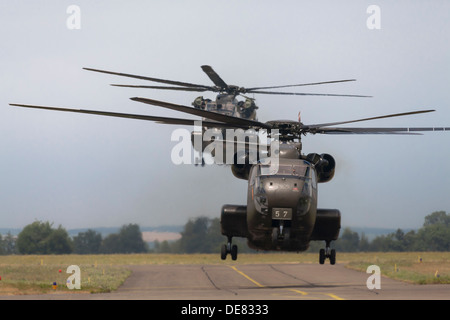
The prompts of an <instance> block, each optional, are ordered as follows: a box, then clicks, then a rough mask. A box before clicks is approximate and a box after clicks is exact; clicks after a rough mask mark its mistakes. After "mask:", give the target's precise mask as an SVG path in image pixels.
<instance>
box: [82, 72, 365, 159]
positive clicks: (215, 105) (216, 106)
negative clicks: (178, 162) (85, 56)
mask: <svg viewBox="0 0 450 320" xmlns="http://www.w3.org/2000/svg"><path fill="white" fill-rule="evenodd" d="M201 68H202V70H203V72H205V73H206V75H207V76H208V77H209V79H210V80H211V81H212V82H213V83H214V86H208V85H202V84H194V83H189V82H181V81H174V80H166V79H160V78H154V77H147V76H140V75H134V74H128V73H120V72H113V71H108V70H100V69H93V68H83V69H84V70H88V71H93V72H100V73H105V74H111V75H116V76H122V77H129V78H134V79H140V80H147V81H153V82H158V83H164V84H168V85H172V86H153V85H152V86H149V85H124V84H111V85H112V86H116V87H127V88H146V89H162V90H176V91H196V92H205V91H210V92H216V93H218V94H217V96H216V99H215V101H212V100H211V99H205V98H204V97H203V96H200V97H197V98H196V99H195V100H194V101H193V102H192V106H193V107H194V108H195V109H198V110H206V111H210V112H215V113H219V114H223V115H227V116H233V117H236V118H243V119H247V120H257V114H256V110H257V109H258V106H257V105H256V103H255V99H254V98H250V97H248V96H246V94H271V95H298V96H329V97H360V98H368V97H371V96H366V95H350V94H328V93H326V94H324V93H300V92H281V91H267V90H268V89H280V88H291V87H300V86H314V85H324V84H332V83H340V82H350V81H356V80H355V79H346V80H333V81H322V82H311V83H302V84H292V85H281V86H266V87H251V88H245V87H239V86H236V85H228V84H227V83H226V82H225V81H224V80H223V79H222V78H221V77H220V76H219V74H217V72H216V71H214V69H213V68H212V67H211V66H208V65H203V66H201ZM237 96H243V97H244V98H245V101H238V100H237V98H236V97H237ZM203 121H204V123H203V124H204V126H203V127H202V129H201V131H195V130H194V131H193V132H192V133H191V141H192V146H193V147H194V150H196V151H197V152H198V153H200V154H204V152H203V151H204V150H205V149H206V148H207V147H208V145H209V144H210V142H211V141H203V139H202V137H203V136H204V133H205V131H206V130H208V129H211V123H210V121H208V119H207V118H203ZM206 124H209V125H208V126H207V125H206ZM212 128H215V133H214V134H215V135H224V128H220V127H217V125H216V126H212ZM199 139H200V140H202V143H201V144H198V143H197V144H196V143H195V141H199ZM224 151H225V150H224ZM212 156H213V157H214V156H215V155H214V153H213V154H212ZM195 164H196V165H199V164H201V165H202V166H204V165H205V161H204V158H203V156H201V157H200V159H196V163H195Z"/></svg>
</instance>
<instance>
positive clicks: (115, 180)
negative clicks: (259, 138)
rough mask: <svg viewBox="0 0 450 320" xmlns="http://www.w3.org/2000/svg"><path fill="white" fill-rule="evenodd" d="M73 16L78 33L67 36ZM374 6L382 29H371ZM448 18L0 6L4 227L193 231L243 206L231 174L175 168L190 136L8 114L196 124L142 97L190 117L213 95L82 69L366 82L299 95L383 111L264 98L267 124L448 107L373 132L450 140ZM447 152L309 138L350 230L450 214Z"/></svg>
mask: <svg viewBox="0 0 450 320" xmlns="http://www.w3.org/2000/svg"><path fill="white" fill-rule="evenodd" d="M72 4H75V5H78V6H79V8H80V10H81V16H80V18H81V19H80V21H81V25H80V26H81V29H79V30H70V29H68V28H67V26H66V21H67V19H68V18H69V17H70V14H68V13H66V10H67V8H68V7H69V5H72ZM372 4H376V5H378V6H379V8H380V9H381V14H380V21H381V29H373V30H372V29H369V28H368V27H367V19H368V18H369V17H370V16H371V14H369V13H367V12H366V10H367V8H368V7H369V5H372ZM448 12H450V2H448V1H439V0H434V1H432V2H431V1H395V2H393V1H339V2H336V1H314V2H313V3H312V2H311V1H111V0H108V1H61V0H58V1H56V0H53V1H42V0H39V1H2V2H1V4H0V39H1V45H0V46H1V50H0V70H1V73H0V81H1V86H0V105H1V107H0V148H1V158H0V177H1V183H0V226H1V227H5V228H21V227H24V226H25V225H27V224H29V223H31V222H33V221H35V220H43V221H45V220H49V221H51V222H54V223H55V225H59V224H61V225H62V226H63V227H65V228H78V227H100V226H120V225H122V224H125V223H138V224H140V225H141V226H156V225H163V224H184V223H185V222H186V221H187V219H189V218H191V217H196V216H199V215H206V216H209V217H219V216H220V209H221V206H222V205H223V204H225V203H232V204H245V202H246V181H243V180H238V179H236V178H234V177H233V175H232V174H231V172H230V169H229V168H227V167H217V166H215V167H212V166H211V167H205V168H200V167H194V166H189V165H180V166H176V165H174V164H172V162H171V160H170V152H171V149H172V148H173V146H174V145H175V143H174V142H171V141H170V135H171V133H172V131H173V130H174V129H176V127H173V126H164V125H161V124H156V123H152V122H145V121H138V120H129V119H116V118H108V117H99V116H90V115H83V114H70V113H60V112H52V111H43V110H31V109H22V108H13V107H10V106H8V103H25V104H37V105H49V106H60V107H69V108H84V109H95V110H107V111H116V112H128V113H141V114H152V115H158V116H172V117H180V116H181V117H183V115H180V114H177V113H176V112H174V111H170V110H164V109H159V108H157V107H154V106H149V105H143V104H141V103H138V102H134V101H131V100H129V98H130V97H134V96H141V97H148V98H153V99H157V100H164V101H169V102H173V103H179V104H184V105H190V104H191V102H192V101H193V100H194V99H195V98H196V97H197V96H198V95H200V94H198V93H190V92H170V91H166V92H164V91H156V90H145V89H131V88H115V87H111V86H109V84H110V83H126V84H144V82H140V81H138V80H133V79H127V78H120V77H114V76H111V75H106V74H97V73H92V72H88V71H85V70H82V67H92V68H99V69H106V70H112V71H118V72H125V73H134V74H141V75H147V76H153V77H159V78H166V79H173V80H180V81H186V82H193V83H201V84H207V85H210V84H211V82H210V80H209V79H208V78H207V76H206V75H205V74H204V73H203V72H202V70H201V69H200V66H201V65H204V64H209V65H211V66H212V67H213V68H214V69H215V70H216V71H217V72H218V73H219V74H220V76H221V77H222V78H223V79H224V80H225V81H226V82H227V83H229V84H235V85H239V86H246V87H252V86H269V85H284V84H293V83H302V82H314V81H326V80H336V79H351V78H355V79H357V81H356V82H351V83H342V84H334V85H327V86H320V87H310V88H303V90H300V89H299V90H297V91H299V92H320V93H342V94H365V95H373V96H374V97H373V98H371V99H363V98H336V97H333V98H332V97H298V96H297V97H295V96H269V95H258V96H255V98H257V104H258V105H259V107H260V109H259V110H258V111H259V113H258V117H259V120H261V121H267V120H274V119H297V114H298V112H299V111H300V110H301V112H302V121H303V122H304V123H307V124H308V123H309V124H311V123H322V122H333V121H342V120H352V119H357V118H361V117H369V116H376V115H382V114H390V113H397V112H407V111H413V110H420V109H427V108H434V109H436V110H437V111H436V112H434V113H429V114H425V115H418V116H409V117H403V118H396V119H384V120H377V121H372V122H367V123H360V126H450V105H449V102H450V90H449V83H450V50H449V49H450V35H449V31H450V21H449V19H448ZM145 84H149V83H145ZM203 95H204V96H205V97H208V98H211V99H213V98H214V97H215V96H214V94H213V93H206V94H203ZM187 129H190V128H187ZM449 144H450V132H449V133H426V134H425V135H423V136H388V135H386V136H365V135H364V136H362V135H361V136H319V135H317V136H307V137H305V138H303V146H304V152H305V153H309V152H318V153H324V152H326V153H330V154H332V155H333V156H334V157H335V158H336V160H337V172H336V175H335V177H334V179H333V180H332V181H331V182H329V183H326V184H321V185H320V186H319V207H322V208H338V209H340V210H341V213H342V223H343V225H345V226H371V227H393V228H397V227H399V228H409V227H412V228H417V227H420V226H421V225H422V223H423V219H424V217H425V216H426V215H428V214H430V213H431V212H433V211H436V210H445V211H450V196H449V182H450V166H449V165H448V159H449V158H450V148H449Z"/></svg>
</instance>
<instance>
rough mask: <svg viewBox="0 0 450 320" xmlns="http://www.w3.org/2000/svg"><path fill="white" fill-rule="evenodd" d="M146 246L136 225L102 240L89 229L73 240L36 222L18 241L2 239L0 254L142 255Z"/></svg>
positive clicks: (46, 224) (126, 226) (61, 231)
mask: <svg viewBox="0 0 450 320" xmlns="http://www.w3.org/2000/svg"><path fill="white" fill-rule="evenodd" d="M147 251H148V246H147V243H145V242H144V240H143V239H142V233H141V231H140V228H139V226H138V225H137V224H128V225H123V226H122V227H121V228H120V230H119V232H118V233H113V234H109V235H107V236H106V237H103V236H102V234H101V233H99V232H97V231H95V230H92V229H89V230H87V231H86V232H79V233H78V235H76V236H74V237H73V238H71V237H70V236H69V234H68V232H67V231H66V230H65V229H64V228H63V227H62V226H59V227H58V228H53V225H52V223H50V222H48V221H45V222H42V221H35V222H33V223H31V224H29V225H27V226H25V227H24V228H23V230H22V231H21V232H20V233H19V234H18V236H17V238H16V237H13V236H12V235H11V234H10V233H9V234H7V235H6V236H4V237H2V236H0V254H4V255H5V254H70V253H76V254H100V253H105V254H106V253H143V252H147Z"/></svg>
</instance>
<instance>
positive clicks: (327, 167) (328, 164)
mask: <svg viewBox="0 0 450 320" xmlns="http://www.w3.org/2000/svg"><path fill="white" fill-rule="evenodd" d="M306 158H307V159H308V160H309V161H310V162H312V163H313V164H314V166H315V167H316V171H317V182H320V183H323V182H328V181H330V180H331V179H333V177H334V170H335V168H336V161H335V160H334V158H333V157H332V156H331V155H330V154H327V153H322V154H321V155H319V154H317V153H310V154H308V155H307V157H306Z"/></svg>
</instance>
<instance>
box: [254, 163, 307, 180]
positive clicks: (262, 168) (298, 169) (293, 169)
mask: <svg viewBox="0 0 450 320" xmlns="http://www.w3.org/2000/svg"><path fill="white" fill-rule="evenodd" d="M275 174H276V175H282V176H299V177H310V175H311V165H310V164H309V163H308V162H305V163H300V164H279V165H277V166H275V165H272V166H271V165H268V164H260V165H259V168H258V173H257V175H258V176H269V175H275Z"/></svg>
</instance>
